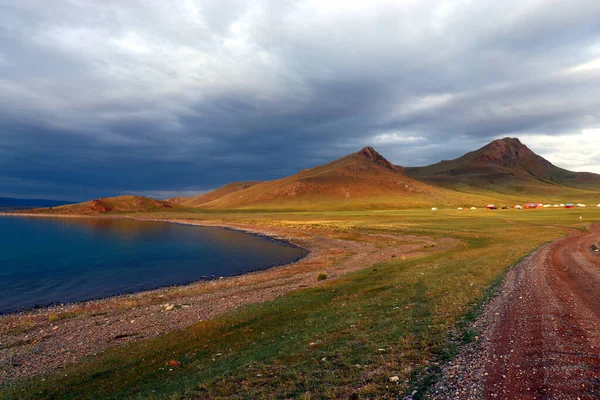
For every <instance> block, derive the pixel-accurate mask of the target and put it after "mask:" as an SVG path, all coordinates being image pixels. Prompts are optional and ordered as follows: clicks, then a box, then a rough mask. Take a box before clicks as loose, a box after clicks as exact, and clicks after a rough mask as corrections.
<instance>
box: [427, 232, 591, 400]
mask: <svg viewBox="0 0 600 400" xmlns="http://www.w3.org/2000/svg"><path fill="white" fill-rule="evenodd" d="M599 236H600V223H597V224H594V225H592V226H591V227H590V230H589V231H588V232H580V231H574V230H571V231H569V236H567V237H565V238H562V239H559V240H557V241H555V242H552V243H550V244H548V245H546V246H543V247H542V248H540V249H539V250H538V251H536V252H535V253H534V254H533V255H531V256H530V257H528V258H526V259H525V260H523V261H522V262H521V263H520V264H519V265H518V266H517V267H515V268H513V269H512V270H511V271H509V273H508V274H507V275H506V277H505V280H504V283H503V284H502V286H501V287H500V292H499V295H498V296H497V297H496V298H494V299H493V300H492V301H491V302H490V303H489V305H488V306H487V307H486V311H485V313H484V315H483V316H482V318H481V319H480V320H479V321H478V322H477V323H476V326H475V327H476V328H480V329H482V330H483V335H482V339H481V340H479V341H476V342H475V343H474V344H472V345H470V346H468V347H467V348H466V349H465V350H464V351H463V352H462V353H461V354H460V355H459V356H458V357H457V358H456V359H455V360H454V361H453V362H452V363H451V364H450V365H449V366H447V367H446V368H445V370H444V379H443V380H442V381H441V382H440V383H439V384H438V385H437V386H436V388H435V389H434V390H433V393H432V395H431V397H432V398H434V399H502V400H504V399H505V400H509V399H510V400H512V399H581V400H583V399H599V398H600V300H599V298H598V295H599V294H600V255H599V254H598V253H595V252H594V251H593V248H592V246H593V245H594V244H595V243H597V242H598V237H599Z"/></svg>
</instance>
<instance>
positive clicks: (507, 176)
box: [405, 138, 600, 196]
mask: <svg viewBox="0 0 600 400" xmlns="http://www.w3.org/2000/svg"><path fill="white" fill-rule="evenodd" d="M405 172H406V174H407V175H408V176H410V177H412V178H414V179H418V180H420V181H422V182H426V183H429V184H432V185H436V186H441V187H446V188H451V189H460V190H464V191H469V188H471V191H473V190H472V189H473V188H477V189H484V190H491V191H495V192H500V193H504V194H512V195H514V194H531V195H539V196H553V195H561V194H564V195H574V196H577V195H583V196H585V195H586V194H589V192H590V191H598V190H600V175H597V174H592V173H588V172H573V171H568V170H566V169H563V168H559V167H557V166H555V165H553V164H552V163H551V162H550V161H548V160H546V159H545V158H543V157H541V156H539V155H537V154H536V153H534V152H533V151H531V150H530V149H529V148H528V147H527V146H525V145H524V144H523V143H521V141H519V139H517V138H504V139H498V140H494V141H493V142H491V143H489V144H487V145H486V146H484V147H482V148H480V149H478V150H475V151H472V152H470V153H467V154H465V155H463V156H462V157H459V158H456V159H454V160H443V161H441V162H439V163H436V164H432V165H428V166H425V167H409V168H405ZM475 192H477V191H476V190H475Z"/></svg>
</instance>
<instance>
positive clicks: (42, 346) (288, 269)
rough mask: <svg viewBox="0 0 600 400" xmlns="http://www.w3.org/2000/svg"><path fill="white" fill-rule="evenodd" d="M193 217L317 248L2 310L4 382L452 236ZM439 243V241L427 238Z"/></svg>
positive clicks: (446, 242) (446, 243)
mask: <svg viewBox="0 0 600 400" xmlns="http://www.w3.org/2000/svg"><path fill="white" fill-rule="evenodd" d="M170 221H172V222H178V223H186V224H193V225H205V226H206V225H213V226H227V227H231V228H235V229H241V230H244V231H249V232H253V233H260V234H263V235H268V236H272V237H276V238H280V239H284V240H287V241H290V242H292V243H294V244H296V245H298V246H301V247H303V248H306V249H308V250H310V252H311V253H310V254H309V255H308V256H306V257H305V258H303V259H302V260H300V261H298V262H296V263H293V264H288V265H284V266H281V267H276V268H271V269H269V270H266V271H259V272H254V273H249V274H245V275H241V276H236V277H231V278H225V279H220V280H215V281H209V282H199V283H193V284H190V285H186V286H179V287H169V288H164V289H158V290H152V291H146V292H141V293H137V294H133V295H124V296H116V297H112V298H107V299H103V300H96V301H89V302H83V303H78V304H72V305H65V306H60V307H52V308H49V309H42V310H37V311H32V312H28V313H21V314H13V315H6V316H0V385H1V384H3V383H8V382H11V381H14V380H18V379H21V378H24V377H29V376H36V375H40V374H44V373H47V372H50V371H53V370H55V369H57V368H60V367H63V366H65V365H67V364H69V363H73V362H77V361H79V360H81V359H82V358H84V357H86V356H89V355H93V354H96V353H98V352H102V351H104V350H106V349H108V348H111V347H114V346H118V345H121V344H123V343H126V342H130V341H134V340H142V339H147V338H151V337H156V336H159V335H162V334H165V333H167V332H170V331H173V330H177V329H182V328H185V327H187V326H189V325H191V324H193V323H195V322H198V321H200V320H206V319H211V318H214V317H217V316H219V315H222V314H224V313H227V312H229V311H232V310H234V309H236V308H239V307H242V306H244V305H247V304H252V303H260V302H265V301H269V300H273V299H275V298H276V297H278V296H281V295H284V294H286V293H288V292H290V291H292V290H296V289H300V288H305V287H311V286H316V285H318V284H321V283H322V282H319V281H318V280H317V275H318V273H320V272H323V271H326V272H327V273H328V275H329V278H328V279H327V281H329V280H331V279H335V278H336V277H338V276H340V275H343V274H346V273H348V272H351V271H355V270H359V269H363V268H368V267H369V266H371V265H373V264H375V263H378V262H381V261H384V260H389V259H391V257H392V255H396V256H404V257H411V256H417V255H420V254H423V253H424V252H433V251H443V250H445V249H449V248H452V247H454V246H456V245H457V243H458V241H456V240H453V239H437V240H434V239H432V238H427V237H419V236H395V235H380V234H372V233H368V232H355V233H353V234H352V237H351V238H350V239H349V238H348V236H347V234H338V233H334V232H328V231H323V230H312V229H310V228H309V227H307V228H304V229H298V228H286V227H265V226H260V227H258V226H252V225H244V224H233V223H227V224H224V223H214V222H208V221H197V220H170ZM433 243H435V247H432V246H428V245H430V244H433Z"/></svg>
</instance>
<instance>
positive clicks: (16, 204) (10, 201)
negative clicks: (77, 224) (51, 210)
mask: <svg viewBox="0 0 600 400" xmlns="http://www.w3.org/2000/svg"><path fill="white" fill-rule="evenodd" d="M64 204H73V203H72V202H68V201H61V200H48V199H14V198H11V197H0V208H30V207H55V206H62V205H64Z"/></svg>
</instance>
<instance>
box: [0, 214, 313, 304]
mask: <svg viewBox="0 0 600 400" xmlns="http://www.w3.org/2000/svg"><path fill="white" fill-rule="evenodd" d="M306 254H307V251H306V250H304V249H300V248H298V247H294V246H292V245H290V244H287V243H284V242H281V241H275V240H271V239H268V238H265V237H261V236H256V235H250V234H247V233H243V232H238V231H233V230H230V229H225V228H212V227H199V226H187V225H179V224H172V223H165V222H152V221H132V220H107V219H94V218H27V217H0V313H6V312H13V311H17V310H19V309H22V308H31V307H35V306H46V305H50V304H54V303H65V302H75V301H81V300H89V299H94V298H99V297H106V296H111V295H116V294H122V293H130V292H136V291H140V290H145V289H153V288H156V287H160V286H169V285H179V284H185V283H189V282H193V281H197V280H201V279H207V278H211V277H219V276H230V275H237V274H242V273H245V272H249V271H253V270H257V269H263V268H268V267H271V266H275V265H281V264H286V263H288V262H291V261H293V260H296V259H298V258H301V257H303V256H305V255H306Z"/></svg>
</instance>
